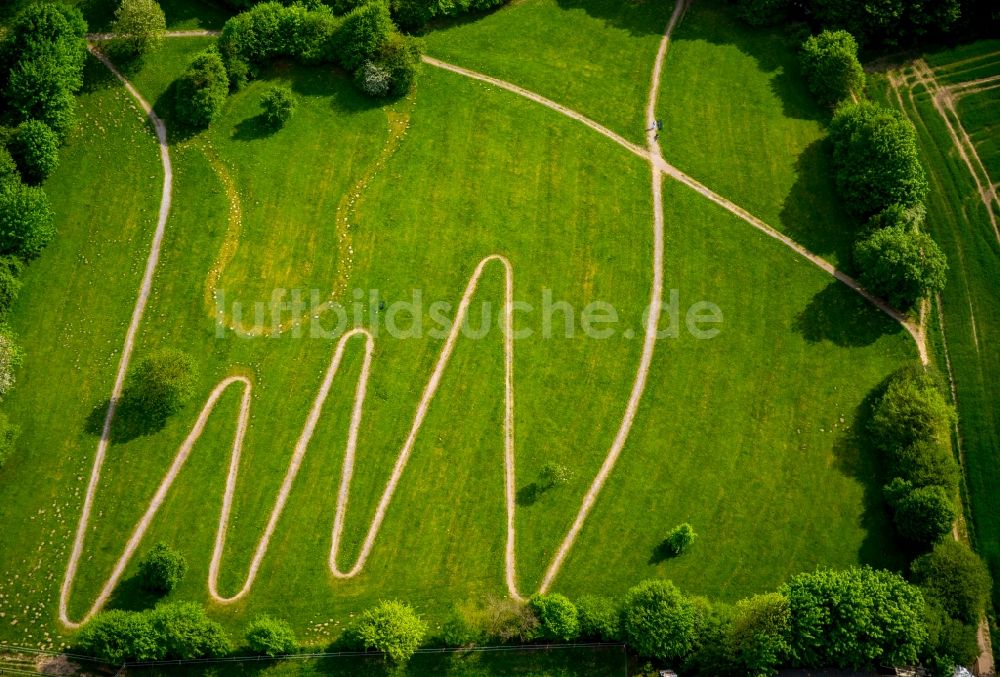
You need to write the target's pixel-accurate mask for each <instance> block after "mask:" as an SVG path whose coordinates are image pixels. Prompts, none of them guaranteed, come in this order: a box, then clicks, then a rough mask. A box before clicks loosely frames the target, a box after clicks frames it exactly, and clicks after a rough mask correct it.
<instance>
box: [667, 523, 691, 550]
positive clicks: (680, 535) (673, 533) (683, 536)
mask: <svg viewBox="0 0 1000 677" xmlns="http://www.w3.org/2000/svg"><path fill="white" fill-rule="evenodd" d="M697 537H698V535H697V534H696V533H694V527H692V526H691V525H690V524H688V523H687V522H685V523H684V524H678V525H677V526H676V527H674V528H673V529H671V530H670V533H669V534H667V538H666V540H665V541H664V542H663V543H664V545H665V546H666V548H667V550H668V551H669V552H670V553H671V554H672V555H675V556H676V555H681V554H683V553H684V552H685V551H686V550H687V549H688V548H689V547H691V544H692V543H694V541H695V539H696V538H697Z"/></svg>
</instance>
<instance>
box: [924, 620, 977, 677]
mask: <svg viewBox="0 0 1000 677" xmlns="http://www.w3.org/2000/svg"><path fill="white" fill-rule="evenodd" d="M926 625H927V644H926V647H925V648H924V655H923V656H921V660H920V662H921V663H922V664H923V665H924V666H926V667H928V668H930V669H931V670H932V671H933V674H934V675H940V676H941V677H946V676H947V677H951V676H952V675H954V674H955V666H956V665H972V663H973V662H975V660H976V658H977V657H978V656H979V643H978V641H977V638H976V632H977V626H978V623H975V624H968V623H963V622H961V621H959V620H956V619H954V618H952V617H951V616H949V615H948V613H947V612H946V611H945V610H944V609H942V608H941V607H940V606H939V605H937V604H936V603H933V602H930V603H928V604H927V615H926Z"/></svg>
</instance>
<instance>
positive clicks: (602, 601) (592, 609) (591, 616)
mask: <svg viewBox="0 0 1000 677" xmlns="http://www.w3.org/2000/svg"><path fill="white" fill-rule="evenodd" d="M576 610H577V613H578V614H579V617H580V636H581V637H584V638H586V639H600V640H603V641H605V642H618V641H621V638H622V620H621V609H620V608H619V605H618V603H617V602H615V600H613V599H611V598H610V597H599V596H596V595H585V596H583V597H581V598H580V599H578V600H576Z"/></svg>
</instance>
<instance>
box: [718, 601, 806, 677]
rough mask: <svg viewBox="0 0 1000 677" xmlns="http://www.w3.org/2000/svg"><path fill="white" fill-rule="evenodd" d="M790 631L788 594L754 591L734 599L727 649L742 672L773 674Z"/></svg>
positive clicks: (785, 651) (783, 654) (782, 658)
mask: <svg viewBox="0 0 1000 677" xmlns="http://www.w3.org/2000/svg"><path fill="white" fill-rule="evenodd" d="M790 632H791V610H790V609H789V605H788V598H787V597H785V596H784V595H782V594H780V593H777V592H771V593H767V594H763V595H755V596H753V597H750V598H748V599H743V600H740V601H739V602H737V603H736V609H735V612H734V613H733V617H732V622H731V624H730V626H729V630H728V632H727V633H726V648H727V652H728V653H729V655H730V656H731V658H732V660H733V662H734V663H736V664H738V665H739V666H740V667H741V668H743V669H744V670H745V674H748V675H773V674H775V668H776V667H777V666H779V665H781V664H782V663H783V662H784V661H785V660H786V658H787V656H788V653H789V651H790V650H791V645H790V644H789V641H788V639H789V634H790Z"/></svg>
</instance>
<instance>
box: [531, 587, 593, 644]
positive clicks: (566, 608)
mask: <svg viewBox="0 0 1000 677" xmlns="http://www.w3.org/2000/svg"><path fill="white" fill-rule="evenodd" d="M528 606H530V607H531V610H532V611H533V612H534V613H535V615H536V616H537V617H538V621H539V623H540V624H541V627H542V635H543V636H544V637H546V638H548V639H555V640H564V641H565V640H570V639H574V638H575V637H578V636H579V634H580V615H579V613H578V612H577V610H576V605H575V604H573V602H571V601H569V599H567V598H566V597H565V596H563V595H560V594H558V593H553V594H548V595H542V594H535V595H532V596H531V599H530V600H529V601H528Z"/></svg>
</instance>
